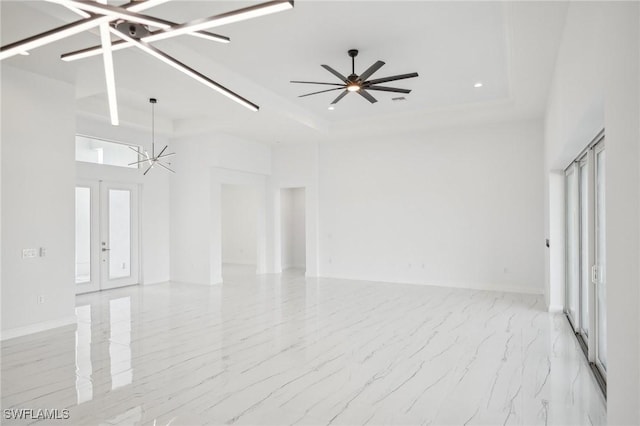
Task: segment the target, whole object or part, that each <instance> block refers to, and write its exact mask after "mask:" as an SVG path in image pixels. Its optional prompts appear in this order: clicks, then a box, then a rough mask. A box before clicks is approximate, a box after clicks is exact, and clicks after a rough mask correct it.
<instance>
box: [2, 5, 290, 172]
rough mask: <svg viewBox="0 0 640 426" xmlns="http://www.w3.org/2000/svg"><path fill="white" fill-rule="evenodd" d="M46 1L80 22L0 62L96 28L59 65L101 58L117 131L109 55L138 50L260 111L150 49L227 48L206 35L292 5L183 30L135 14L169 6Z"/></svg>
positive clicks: (17, 47)
mask: <svg viewBox="0 0 640 426" xmlns="http://www.w3.org/2000/svg"><path fill="white" fill-rule="evenodd" d="M46 1H48V2H49V3H56V4H59V5H61V6H64V7H66V8H68V9H69V10H71V11H73V12H74V13H76V14H78V15H80V16H81V17H82V19H80V20H78V21H75V22H71V23H69V24H66V25H63V26H61V27H58V28H54V29H52V30H49V31H45V32H43V33H40V34H37V35H34V36H32V37H29V38H26V39H24V40H20V41H17V42H15V43H11V44H8V45H6V46H2V47H1V48H0V60H4V59H7V58H10V57H12V56H15V55H28V54H29V52H30V51H32V50H34V49H36V48H38V47H42V46H45V45H47V44H50V43H53V42H56V41H59V40H62V39H64V38H67V37H71V36H73V35H75V34H79V33H81V32H83V31H87V30H92V29H94V28H96V27H98V28H99V30H100V41H101V44H100V45H98V46H92V47H88V48H86V49H81V50H77V51H74V52H69V53H65V54H63V55H61V59H62V60H64V61H75V60H78V59H83V58H88V57H91V56H96V55H100V54H101V55H102V58H103V62H104V71H105V79H106V86H107V97H108V100H109V112H110V116H111V124H113V125H118V123H119V118H118V106H117V99H116V82H115V73H114V68H113V52H114V51H116V50H122V49H126V48H129V47H137V48H138V49H140V50H142V51H143V52H145V53H147V54H149V55H151V56H153V57H154V58H156V59H158V60H160V61H162V62H164V63H165V64H167V65H169V66H171V67H173V68H175V69H177V70H178V71H181V72H183V73H184V74H186V75H188V76H189V77H191V78H193V79H194V80H196V81H198V82H200V83H202V84H204V85H205V86H207V87H209V88H211V89H213V90H215V91H217V92H219V93H221V94H223V95H224V96H226V97H228V98H230V99H232V100H234V101H235V102H237V103H239V104H240V105H243V106H244V107H246V108H248V109H250V110H252V111H258V109H259V107H258V106H257V105H256V104H254V103H252V102H250V101H248V100H247V99H245V98H243V97H242V96H240V95H238V94H236V93H234V92H233V91H231V90H229V89H227V88H226V87H224V86H222V85H221V84H219V83H216V82H215V81H213V80H212V79H210V78H209V77H207V76H205V75H203V74H201V73H199V72H198V71H196V70H194V69H193V68H190V67H189V66H187V65H185V64H183V63H182V62H180V61H178V60H177V59H175V58H173V57H171V56H169V55H167V54H166V53H164V52H163V51H161V50H159V49H157V48H156V47H154V46H152V44H151V43H153V42H155V41H158V40H165V39H168V38H171V37H176V36H180V35H189V36H193V37H200V38H204V39H207V40H212V41H216V42H220V43H229V42H230V40H229V38H228V37H225V36H221V35H218V34H213V33H210V32H208V31H206V30H209V29H211V28H215V27H219V26H222V25H226V24H231V23H234V22H238V21H243V20H246V19H251V18H257V17H259V16H264V15H269V14H272V13H276V12H280V11H284V10H288V9H292V8H293V0H273V1H269V2H266V3H261V4H257V5H254V6H249V7H245V8H242V9H238V10H235V11H232V12H227V13H223V14H220V15H214V16H210V17H208V18H200V19H195V20H192V21H189V22H185V23H182V24H177V23H175V22H171V21H167V20H164V19H160V18H155V17H153V16H149V15H145V14H141V13H140V12H143V11H145V10H147V9H150V8H152V7H155V6H158V5H160V4H162V3H166V2H168V1H171V0H133V1H131V2H129V3H126V4H124V5H122V6H112V5H108V4H107V0H96V1H92V0H46ZM111 35H114V36H115V37H116V38H117V39H116V40H115V41H113V40H112V39H111ZM145 161H146V160H145Z"/></svg>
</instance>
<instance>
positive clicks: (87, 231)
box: [76, 187, 91, 284]
mask: <svg viewBox="0 0 640 426" xmlns="http://www.w3.org/2000/svg"><path fill="white" fill-rule="evenodd" d="M89 281H91V189H90V188H84V187H76V284H81V283H88V282H89Z"/></svg>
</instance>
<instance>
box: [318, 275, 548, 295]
mask: <svg viewBox="0 0 640 426" xmlns="http://www.w3.org/2000/svg"><path fill="white" fill-rule="evenodd" d="M318 278H330V279H337V280H350V281H371V282H375V283H381V284H402V285H404V284H408V285H422V286H431V287H444V288H462V289H467V290H482V291H500V292H505V293H520V294H533V295H536V296H541V295H543V290H542V289H532V288H526V287H519V286H514V285H501V284H490V283H427V282H417V281H382V280H375V279H366V278H351V277H337V276H327V275H320V276H318Z"/></svg>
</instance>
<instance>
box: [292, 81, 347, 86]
mask: <svg viewBox="0 0 640 426" xmlns="http://www.w3.org/2000/svg"><path fill="white" fill-rule="evenodd" d="M289 83H303V84H324V85H327V86H344V85H343V84H340V83H320V82H319V81H297V80H291V81H290V82H289Z"/></svg>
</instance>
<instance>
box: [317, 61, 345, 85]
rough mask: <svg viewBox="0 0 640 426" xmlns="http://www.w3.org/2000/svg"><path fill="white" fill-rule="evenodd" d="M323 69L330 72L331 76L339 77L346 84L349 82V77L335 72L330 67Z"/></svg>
mask: <svg viewBox="0 0 640 426" xmlns="http://www.w3.org/2000/svg"><path fill="white" fill-rule="evenodd" d="M322 68H324V69H325V70H327V71H329V72H330V73H331V74H333V75H335V76H336V77H338V78H339V79H340V80H342V81H343V82H345V83H346V82H347V77H345V76H344V75H342V74H340V73H339V72H338V71H336V70H334V69H333V68H331V67H330V66H329V65H322Z"/></svg>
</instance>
